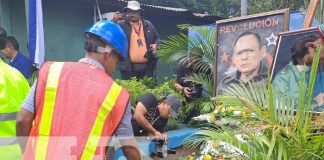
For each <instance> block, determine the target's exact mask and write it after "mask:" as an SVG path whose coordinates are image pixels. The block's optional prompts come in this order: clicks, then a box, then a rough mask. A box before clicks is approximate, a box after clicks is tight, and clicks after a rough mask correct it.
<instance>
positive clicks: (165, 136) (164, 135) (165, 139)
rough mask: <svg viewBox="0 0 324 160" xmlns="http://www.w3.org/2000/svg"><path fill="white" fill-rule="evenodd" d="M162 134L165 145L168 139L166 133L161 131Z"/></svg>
mask: <svg viewBox="0 0 324 160" xmlns="http://www.w3.org/2000/svg"><path fill="white" fill-rule="evenodd" d="M162 136H163V137H164V144H165V145H167V144H168V140H169V138H168V135H167V134H165V133H163V134H162Z"/></svg>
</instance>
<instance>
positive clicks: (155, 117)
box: [132, 93, 168, 136]
mask: <svg viewBox="0 0 324 160" xmlns="http://www.w3.org/2000/svg"><path fill="white" fill-rule="evenodd" d="M138 102H141V103H142V104H143V105H144V107H145V108H146V110H147V113H146V114H145V115H144V116H145V118H146V119H147V121H148V122H149V123H151V124H153V125H152V126H153V127H154V128H155V129H156V130H157V131H159V132H161V133H162V132H163V131H164V127H165V125H166V124H167V122H168V119H166V118H162V117H161V116H160V112H159V110H158V108H157V106H158V104H159V101H158V99H157V98H156V96H155V95H154V94H152V93H147V94H144V95H143V96H141V97H140V98H139V100H138ZM132 126H133V130H134V135H135V136H146V135H147V133H148V132H147V131H146V130H145V129H143V128H142V127H140V126H139V125H138V124H137V123H136V122H135V120H134V119H132Z"/></svg>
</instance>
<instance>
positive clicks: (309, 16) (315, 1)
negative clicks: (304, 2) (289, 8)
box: [304, 0, 320, 28]
mask: <svg viewBox="0 0 324 160" xmlns="http://www.w3.org/2000/svg"><path fill="white" fill-rule="evenodd" d="M319 4H320V0H312V1H311V2H310V3H309V6H308V9H307V13H306V16H305V20H304V28H309V27H311V25H312V22H313V19H314V15H315V12H316V8H317V6H318V5H319Z"/></svg>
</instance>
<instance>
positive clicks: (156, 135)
mask: <svg viewBox="0 0 324 160" xmlns="http://www.w3.org/2000/svg"><path fill="white" fill-rule="evenodd" d="M153 135H154V137H155V138H156V137H160V136H162V134H161V132H159V131H156V132H154V134H153Z"/></svg>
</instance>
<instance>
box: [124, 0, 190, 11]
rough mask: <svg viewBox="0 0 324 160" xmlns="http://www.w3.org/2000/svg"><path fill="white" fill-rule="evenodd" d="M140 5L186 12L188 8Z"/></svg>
mask: <svg viewBox="0 0 324 160" xmlns="http://www.w3.org/2000/svg"><path fill="white" fill-rule="evenodd" d="M118 1H120V2H125V3H127V2H128V1H126V0H118ZM141 6H146V7H151V8H158V9H163V10H167V11H175V12H188V11H189V10H188V9H185V8H174V7H164V6H155V5H150V4H143V3H141Z"/></svg>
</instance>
